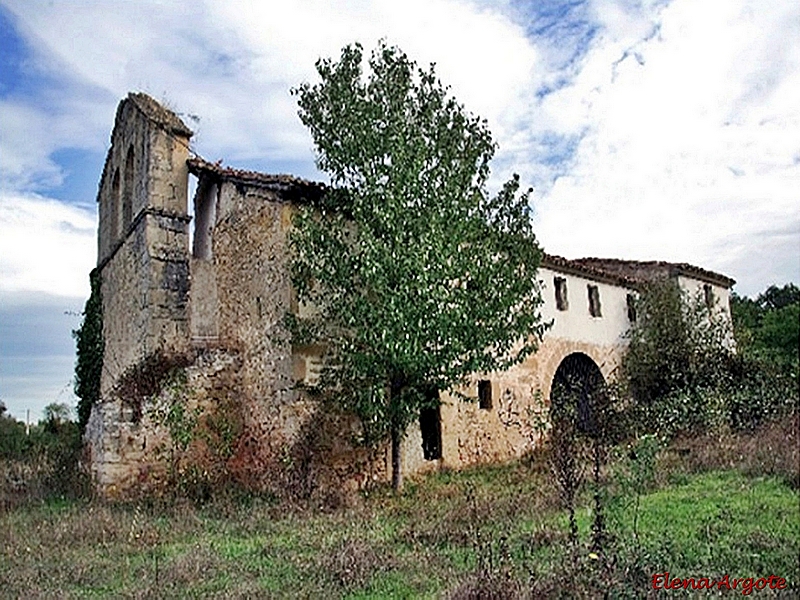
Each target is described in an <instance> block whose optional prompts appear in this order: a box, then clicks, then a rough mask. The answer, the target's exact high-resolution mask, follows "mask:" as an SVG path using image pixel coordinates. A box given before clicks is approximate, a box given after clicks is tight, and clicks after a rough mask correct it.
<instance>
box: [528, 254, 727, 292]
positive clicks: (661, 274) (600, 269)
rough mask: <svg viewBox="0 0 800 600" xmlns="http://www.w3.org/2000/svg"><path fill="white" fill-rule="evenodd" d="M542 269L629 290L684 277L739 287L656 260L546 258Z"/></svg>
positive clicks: (711, 273)
mask: <svg viewBox="0 0 800 600" xmlns="http://www.w3.org/2000/svg"><path fill="white" fill-rule="evenodd" d="M542 266H543V267H549V268H553V269H556V270H560V271H565V272H569V273H574V274H576V275H585V276H587V277H589V278H591V279H598V280H601V281H605V282H607V283H613V284H616V285H622V286H625V287H637V286H639V285H642V284H643V283H647V282H650V281H655V280H658V279H666V278H668V277H677V276H680V275H682V276H684V277H692V278H694V279H698V280H700V281H705V282H707V283H713V284H715V285H719V286H722V287H725V288H730V287H731V286H733V284H734V283H736V282H735V281H734V280H733V279H731V278H730V277H727V276H725V275H722V274H720V273H715V272H714V271H708V270H706V269H701V268H700V267H695V266H694V265H690V264H688V263H670V262H665V261H655V260H652V261H638V260H621V259H616V258H594V257H592V258H578V259H567V258H563V257H561V256H554V255H550V254H545V256H544V258H543V259H542Z"/></svg>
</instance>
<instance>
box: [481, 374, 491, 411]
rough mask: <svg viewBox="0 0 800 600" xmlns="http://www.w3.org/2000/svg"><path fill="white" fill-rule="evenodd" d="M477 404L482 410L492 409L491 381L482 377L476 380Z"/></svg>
mask: <svg viewBox="0 0 800 600" xmlns="http://www.w3.org/2000/svg"><path fill="white" fill-rule="evenodd" d="M478 406H480V407H481V409H482V410H492V382H491V381H488V380H486V379H482V380H481V381H479V382H478Z"/></svg>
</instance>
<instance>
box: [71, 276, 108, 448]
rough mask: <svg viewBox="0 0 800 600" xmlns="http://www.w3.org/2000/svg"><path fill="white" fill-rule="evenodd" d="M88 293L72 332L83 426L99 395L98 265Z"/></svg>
mask: <svg viewBox="0 0 800 600" xmlns="http://www.w3.org/2000/svg"><path fill="white" fill-rule="evenodd" d="M89 281H90V284H91V288H92V291H91V294H90V295H89V299H88V300H87V301H86V306H84V309H83V322H82V323H81V326H80V327H79V328H78V329H76V330H75V331H73V332H72V335H73V337H74V338H75V344H76V346H77V360H76V362H75V395H76V396H78V424H79V426H80V430H81V433H83V431H84V430H85V429H86V423H87V422H88V421H89V415H90V414H91V412H92V406H94V405H95V403H97V401H98V399H99V398H100V374H101V373H102V372H103V347H104V343H103V298H102V292H101V290H100V284H101V281H102V278H101V276H100V272H99V271H98V270H97V269H93V270H92V272H91V273H90V274H89Z"/></svg>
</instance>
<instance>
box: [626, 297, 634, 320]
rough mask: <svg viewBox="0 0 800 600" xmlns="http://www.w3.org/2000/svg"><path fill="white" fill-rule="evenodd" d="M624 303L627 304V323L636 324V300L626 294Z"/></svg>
mask: <svg viewBox="0 0 800 600" xmlns="http://www.w3.org/2000/svg"><path fill="white" fill-rule="evenodd" d="M625 300H626V302H627V303H628V321H630V322H631V323H635V322H636V298H634V297H633V294H628V295H627V297H626V298H625Z"/></svg>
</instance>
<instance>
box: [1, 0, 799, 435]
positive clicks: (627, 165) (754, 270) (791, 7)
mask: <svg viewBox="0 0 800 600" xmlns="http://www.w3.org/2000/svg"><path fill="white" fill-rule="evenodd" d="M380 38H385V39H386V40H387V41H388V42H389V43H390V44H396V45H398V46H400V47H401V48H402V49H403V50H404V51H405V52H407V53H408V54H409V55H410V56H411V57H412V58H413V59H415V60H416V61H417V62H418V63H420V64H423V65H426V64H428V63H430V62H435V63H436V65H437V72H438V74H439V76H440V77H441V79H442V80H443V81H444V82H445V83H446V84H448V85H450V86H451V88H452V92H453V94H454V95H455V96H456V97H457V98H458V99H459V100H460V101H461V102H462V103H463V104H465V105H466V107H467V108H468V109H469V110H470V111H472V112H473V113H475V114H479V115H481V116H483V117H485V118H486V119H488V122H489V126H490V128H491V130H492V132H493V133H494V137H495V140H496V141H497V143H498V145H499V149H498V152H497V155H496V157H495V161H494V163H493V172H494V179H493V183H494V185H498V184H499V183H500V182H501V181H502V180H504V179H505V178H507V177H508V176H509V175H510V174H511V173H513V172H518V173H519V174H520V175H521V177H522V180H523V183H524V184H525V185H530V186H533V187H534V189H535V193H534V209H535V219H536V224H537V230H538V232H539V237H540V240H541V242H542V244H543V246H544V247H545V249H546V250H547V251H548V252H550V253H554V254H561V255H564V256H567V257H570V258H578V257H581V256H604V257H620V258H632V259H662V260H669V261H676V262H689V263H692V264H696V265H699V266H703V267H705V268H708V269H711V270H715V271H719V272H722V273H725V274H727V275H729V276H731V277H734V278H735V279H736V280H737V282H738V283H737V285H736V288H735V289H736V291H738V292H739V293H740V294H744V295H755V294H757V293H758V292H759V291H761V290H763V289H764V288H766V287H767V286H768V285H770V284H773V283H778V284H783V283H785V282H788V281H794V282H800V3H798V2H797V1H796V0H771V1H770V2H756V1H755V0H725V1H724V2H719V1H718V0H519V1H517V0H493V1H492V0H486V1H478V0H475V1H470V0H419V1H418V0H406V1H405V2H397V1H393V0H385V1H384V0H350V1H345V0H343V1H336V0H326V1H314V0H311V1H303V0H294V1H292V2H287V1H285V0H283V1H271V0H267V1H261V2H256V1H252V2H247V1H244V0H230V1H226V2H210V1H202V0H192V1H191V2H190V1H182V0H180V1H179V0H175V1H160V2H159V1H150V2H147V1H136V2H134V1H131V2H124V3H123V2H115V1H111V0H109V1H106V2H103V1H102V0H92V1H89V0H84V1H77V0H76V1H69V0H64V1H57V2H45V1H36V0H0V401H2V402H4V403H5V404H6V405H7V406H8V407H9V410H10V412H11V413H12V414H13V415H14V416H15V417H17V418H20V419H23V418H25V413H26V410H27V409H30V410H31V413H32V420H35V419H37V418H38V417H39V415H40V412H41V408H42V407H43V406H45V405H46V404H48V403H50V402H54V401H57V402H68V403H74V398H73V396H72V393H71V377H72V365H73V362H74V356H73V350H72V348H73V342H72V339H71V335H70V332H71V330H72V329H74V328H75V327H77V326H78V324H79V323H80V316H79V313H80V311H81V309H82V306H83V302H84V300H85V297H86V296H87V295H88V273H89V270H90V269H91V268H92V266H93V264H94V262H95V260H96V242H95V226H96V220H97V212H96V207H95V195H96V186H97V181H98V178H99V175H100V171H101V169H102V165H103V160H104V158H105V153H106V150H107V148H108V144H109V134H110V130H111V127H112V125H113V119H114V113H115V109H116V104H117V102H118V101H119V100H120V99H121V98H122V97H124V96H125V95H126V94H127V92H128V91H131V90H137V91H145V92H147V93H149V94H150V95H152V96H154V97H155V98H156V99H158V100H160V101H162V102H165V103H166V104H167V105H168V106H169V107H171V108H172V109H173V110H175V111H176V112H178V113H179V114H181V115H182V116H183V118H184V120H185V121H186V123H187V124H188V125H189V126H190V127H191V128H192V129H194V130H195V132H196V135H195V137H194V149H195V151H196V152H198V153H199V154H200V155H202V156H204V157H205V158H207V159H209V160H212V161H216V160H218V159H224V161H225V163H226V164H229V165H232V166H237V167H242V168H250V169H257V170H261V171H266V172H272V173H275V172H287V173H293V174H297V175H301V176H304V177H307V178H319V177H321V176H320V175H319V174H318V173H317V171H316V169H315V166H314V153H313V148H312V145H311V141H310V137H309V136H308V134H307V133H306V131H305V130H304V128H303V126H302V124H301V123H300V121H299V119H298V118H297V114H296V107H295V105H294V102H293V98H292V97H291V96H290V95H289V89H290V88H291V87H293V86H296V85H298V84H299V83H301V82H303V81H313V80H314V76H315V71H314V62H315V60H316V59H317V58H319V57H321V56H337V55H338V53H339V50H340V49H341V47H342V46H343V45H345V44H347V43H350V42H354V41H359V42H361V43H362V44H363V45H364V47H365V48H367V49H369V48H372V47H374V46H375V44H376V42H377V41H378V40H379V39H380Z"/></svg>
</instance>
